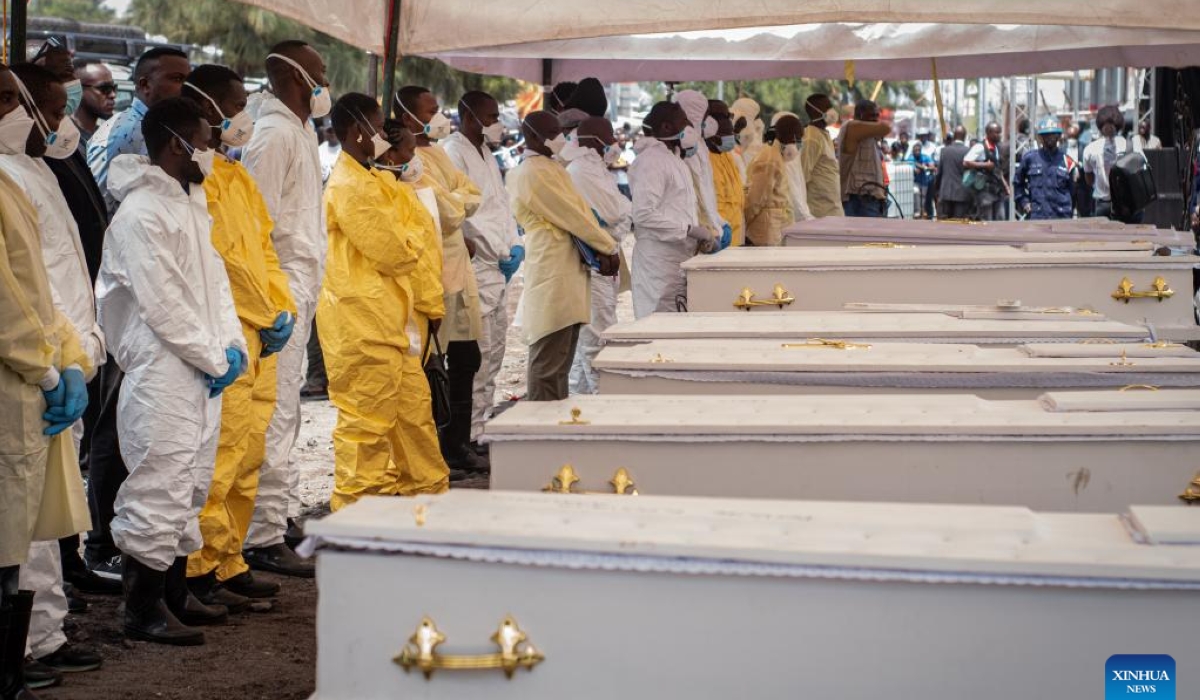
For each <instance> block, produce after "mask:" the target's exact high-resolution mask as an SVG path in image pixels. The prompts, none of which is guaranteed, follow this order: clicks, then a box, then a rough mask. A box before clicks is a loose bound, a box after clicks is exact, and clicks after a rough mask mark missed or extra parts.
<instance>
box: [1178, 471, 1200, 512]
mask: <svg viewBox="0 0 1200 700" xmlns="http://www.w3.org/2000/svg"><path fill="white" fill-rule="evenodd" d="M1179 500H1181V501H1183V502H1184V503H1186V504H1188V505H1192V504H1195V503H1200V472H1196V478H1194V479H1192V481H1191V483H1189V484H1188V485H1187V488H1185V489H1184V490H1183V493H1181V494H1179Z"/></svg>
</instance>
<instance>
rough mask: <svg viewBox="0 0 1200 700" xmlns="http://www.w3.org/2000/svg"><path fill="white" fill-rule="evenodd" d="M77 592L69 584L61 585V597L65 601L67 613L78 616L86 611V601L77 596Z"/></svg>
mask: <svg viewBox="0 0 1200 700" xmlns="http://www.w3.org/2000/svg"><path fill="white" fill-rule="evenodd" d="M77 593H78V591H77V590H76V589H75V587H74V586H72V585H71V584H69V583H64V584H63V596H65V597H66V599H67V612H69V613H71V614H72V615H78V614H80V613H85V612H87V611H88V602H87V600H85V599H83V598H80V597H79V596H78V595H77Z"/></svg>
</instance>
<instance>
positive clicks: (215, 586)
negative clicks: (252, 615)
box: [187, 571, 250, 613]
mask: <svg viewBox="0 0 1200 700" xmlns="http://www.w3.org/2000/svg"><path fill="white" fill-rule="evenodd" d="M187 583H188V588H189V589H191V591H192V595H194V596H196V600H199V601H200V602H201V603H204V604H205V605H223V606H225V609H226V610H228V611H229V612H230V613H240V612H245V611H247V610H249V609H250V599H249V598H247V597H246V596H244V595H238V594H237V593H234V592H233V591H231V590H229V589H228V588H226V587H225V586H222V585H221V584H220V583H217V572H215V571H210V572H208V573H207V574H205V575H204V576H193V577H192V578H189V579H188V582H187Z"/></svg>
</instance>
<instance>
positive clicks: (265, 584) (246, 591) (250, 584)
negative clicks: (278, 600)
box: [221, 571, 279, 600]
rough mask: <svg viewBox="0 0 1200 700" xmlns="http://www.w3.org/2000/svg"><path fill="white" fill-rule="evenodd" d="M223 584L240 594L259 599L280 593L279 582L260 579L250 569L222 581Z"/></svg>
mask: <svg viewBox="0 0 1200 700" xmlns="http://www.w3.org/2000/svg"><path fill="white" fill-rule="evenodd" d="M221 585H222V586H224V587H225V588H228V589H229V590H231V591H233V592H234V593H237V594H238V595H242V596H246V597H247V598H252V599H255V600H259V599H262V598H271V597H273V596H275V595H276V594H277V593H279V584H278V583H274V582H272V581H260V580H258V579H256V578H254V574H252V573H250V572H249V571H243V572H242V573H240V574H238V575H237V576H234V577H233V578H231V579H228V580H226V581H222V582H221Z"/></svg>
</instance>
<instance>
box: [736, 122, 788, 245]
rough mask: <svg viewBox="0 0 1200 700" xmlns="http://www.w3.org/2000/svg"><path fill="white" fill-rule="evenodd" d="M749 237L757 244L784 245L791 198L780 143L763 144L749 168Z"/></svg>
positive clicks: (747, 172) (747, 215)
mask: <svg viewBox="0 0 1200 700" xmlns="http://www.w3.org/2000/svg"><path fill="white" fill-rule="evenodd" d="M746 180H747V183H748V184H747V187H746V240H748V241H750V242H751V243H753V244H754V245H756V246H777V245H782V244H783V229H784V227H785V226H789V225H790V224H791V223H792V200H791V193H790V190H789V189H788V183H787V173H786V172H785V171H784V168H783V154H782V153H780V150H779V144H778V143H775V144H771V145H768V146H765V147H763V149H762V150H760V151H759V152H758V155H756V156H754V160H753V161H752V162H751V163H750V167H749V169H747V171H746Z"/></svg>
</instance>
